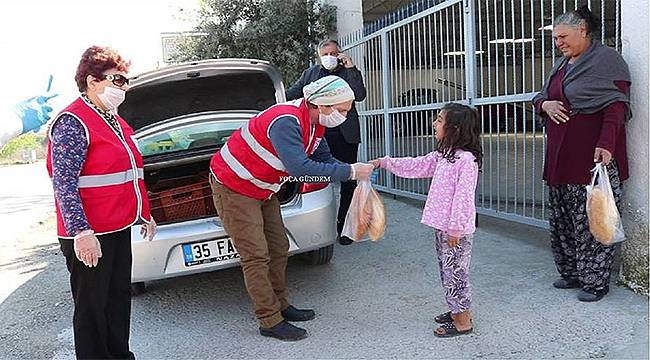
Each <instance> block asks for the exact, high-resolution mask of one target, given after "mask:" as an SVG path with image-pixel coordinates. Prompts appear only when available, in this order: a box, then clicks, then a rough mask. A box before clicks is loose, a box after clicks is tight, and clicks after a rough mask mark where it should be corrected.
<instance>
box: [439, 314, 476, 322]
mask: <svg viewBox="0 0 650 360" xmlns="http://www.w3.org/2000/svg"><path fill="white" fill-rule="evenodd" d="M433 320H434V321H435V322H437V323H438V324H444V323H449V322H454V319H453V318H452V317H451V311H447V312H446V313H444V314H440V315H438V316H436V317H434V318H433ZM469 321H470V322H474V321H473V319H469Z"/></svg>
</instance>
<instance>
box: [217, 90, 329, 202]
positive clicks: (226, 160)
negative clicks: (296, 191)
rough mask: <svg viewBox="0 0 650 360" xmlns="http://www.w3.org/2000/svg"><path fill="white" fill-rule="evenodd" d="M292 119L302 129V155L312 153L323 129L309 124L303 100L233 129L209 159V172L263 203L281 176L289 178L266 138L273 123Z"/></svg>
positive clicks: (275, 107) (278, 106)
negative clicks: (226, 139)
mask: <svg viewBox="0 0 650 360" xmlns="http://www.w3.org/2000/svg"><path fill="white" fill-rule="evenodd" d="M281 117H292V118H294V119H295V120H296V122H297V123H298V124H299V125H300V127H301V128H302V143H303V146H304V149H305V154H307V156H310V155H311V154H313V153H314V151H315V150H316V148H317V147H318V144H319V143H320V141H321V139H322V138H323V135H324V134H325V127H323V126H322V125H320V124H316V125H313V124H312V123H311V121H310V120H309V108H308V107H307V104H306V103H305V101H304V100H303V99H300V100H296V101H292V102H288V103H282V104H276V105H273V106H271V107H270V108H268V109H266V110H264V111H263V112H261V113H259V114H257V115H255V116H254V117H253V118H251V119H250V120H249V121H248V123H247V124H246V125H244V126H243V127H242V128H241V129H238V130H236V131H235V132H234V133H233V134H232V135H231V136H230V138H229V139H228V141H227V142H226V144H225V145H224V146H223V147H222V148H221V149H220V150H219V151H217V153H216V154H215V155H214V156H213V157H212V161H211V162H210V171H212V174H213V175H214V176H215V177H216V178H217V180H218V181H219V182H220V183H222V184H223V185H224V186H225V187H227V188H228V189H230V190H232V191H235V192H237V193H239V194H242V195H245V196H248V197H250V198H253V199H258V200H266V199H268V198H270V197H271V196H272V195H273V194H274V193H277V192H278V191H280V187H281V186H282V177H283V176H287V175H289V174H288V173H287V172H286V170H285V168H284V165H283V164H282V162H281V161H280V159H279V158H278V154H277V152H276V151H275V148H274V147H273V145H272V144H271V139H270V138H269V130H270V129H271V126H272V125H273V123H274V122H275V121H276V120H277V119H279V118H281Z"/></svg>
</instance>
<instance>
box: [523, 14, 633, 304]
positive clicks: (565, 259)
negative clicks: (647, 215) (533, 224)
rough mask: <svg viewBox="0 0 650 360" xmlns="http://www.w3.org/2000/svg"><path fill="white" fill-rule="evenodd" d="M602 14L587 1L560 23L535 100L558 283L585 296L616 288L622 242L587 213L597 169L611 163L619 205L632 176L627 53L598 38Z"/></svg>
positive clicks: (559, 19)
mask: <svg viewBox="0 0 650 360" xmlns="http://www.w3.org/2000/svg"><path fill="white" fill-rule="evenodd" d="M597 30H598V20H597V19H595V17H594V15H593V14H592V13H591V11H589V9H588V8H587V7H583V8H580V9H578V10H576V11H573V12H567V13H565V14H562V15H560V16H558V17H557V18H556V19H555V21H554V22H553V39H554V41H555V45H556V46H557V48H558V49H559V50H560V51H561V52H562V55H564V56H563V57H562V58H561V59H558V61H557V62H556V64H555V66H554V68H553V70H552V71H551V74H550V76H549V78H548V79H547V81H546V83H545V84H544V87H543V88H542V91H540V93H539V94H538V95H537V96H535V98H534V99H533V103H534V105H535V108H536V110H537V112H538V113H540V114H541V115H542V118H543V119H544V125H545V126H546V134H547V148H546V157H545V163H544V180H545V181H546V182H547V184H548V186H549V203H550V204H549V213H550V219H549V224H550V233H551V234H550V235H551V247H552V249H553V255H554V259H555V264H556V266H557V269H558V271H559V273H560V275H561V276H562V277H561V278H560V279H559V280H556V281H555V282H554V283H553V286H555V287H556V288H559V289H570V288H581V289H582V290H581V291H580V293H579V294H578V299H579V300H581V301H598V300H600V299H602V297H603V296H604V295H605V294H607V292H608V291H609V278H610V272H611V267H612V262H613V259H614V251H615V248H616V247H615V246H605V245H602V244H601V243H599V242H598V241H596V240H595V239H594V237H593V236H592V235H591V233H590V232H589V224H588V220H587V215H586V209H585V204H586V199H587V192H586V189H585V185H587V184H589V182H590V180H591V173H590V170H591V169H592V168H593V167H594V164H595V163H597V162H602V163H603V164H605V165H606V166H607V171H608V174H609V178H610V182H611V185H612V190H613V192H614V197H615V199H616V203H617V205H619V204H620V200H621V195H622V188H621V182H622V181H624V180H626V179H627V178H628V164H627V155H626V144H625V122H626V120H628V119H629V117H630V110H629V88H630V84H631V82H630V75H629V71H628V66H627V64H626V63H625V61H624V60H623V58H622V57H621V56H620V55H619V54H618V53H617V52H616V51H615V50H614V49H611V48H608V47H606V46H603V45H602V44H601V43H599V42H598V40H597V39H596V38H595V37H594V36H593V35H594V33H595V32H596V31H597Z"/></svg>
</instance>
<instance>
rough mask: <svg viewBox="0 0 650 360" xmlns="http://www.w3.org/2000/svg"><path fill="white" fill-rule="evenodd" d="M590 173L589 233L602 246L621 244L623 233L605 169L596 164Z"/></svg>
mask: <svg viewBox="0 0 650 360" xmlns="http://www.w3.org/2000/svg"><path fill="white" fill-rule="evenodd" d="M591 172H592V173H593V175H592V177H591V185H587V217H588V218H589V231H590V232H591V234H592V235H593V236H594V238H595V239H596V240H598V241H599V242H601V243H602V244H603V245H612V244H614V243H617V242H621V241H623V240H624V239H625V233H624V232H623V224H622V223H621V216H620V214H619V213H618V209H617V208H616V202H615V201H614V193H613V192H612V186H611V184H610V183H609V176H607V168H606V167H605V165H602V164H601V163H598V164H596V166H595V167H594V168H593V169H592V170H591Z"/></svg>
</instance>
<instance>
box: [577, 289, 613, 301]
mask: <svg viewBox="0 0 650 360" xmlns="http://www.w3.org/2000/svg"><path fill="white" fill-rule="evenodd" d="M608 292H609V289H605V290H602V291H588V290H585V289H582V290H580V292H579V293H578V300H580V301H583V302H595V301H599V300H600V299H602V298H603V296H605V295H606V294H607V293H608Z"/></svg>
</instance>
